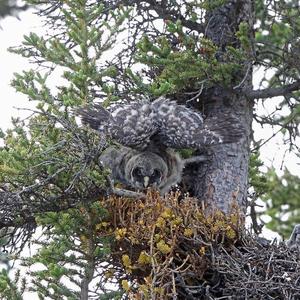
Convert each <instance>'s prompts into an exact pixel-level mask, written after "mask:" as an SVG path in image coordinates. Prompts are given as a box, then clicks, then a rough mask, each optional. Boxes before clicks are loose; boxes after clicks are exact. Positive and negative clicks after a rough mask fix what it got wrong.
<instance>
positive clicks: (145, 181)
mask: <svg viewBox="0 0 300 300" xmlns="http://www.w3.org/2000/svg"><path fill="white" fill-rule="evenodd" d="M149 179H150V178H149V177H148V176H145V177H144V187H145V188H146V187H147V186H148V184H149Z"/></svg>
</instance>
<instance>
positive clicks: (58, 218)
mask: <svg viewBox="0 0 300 300" xmlns="http://www.w3.org/2000/svg"><path fill="white" fill-rule="evenodd" d="M106 217H107V211H105V210H104V209H102V208H101V206H100V204H99V202H95V203H93V204H92V205H88V206H87V205H86V206H82V207H80V208H76V209H70V210H68V211H64V212H59V213H55V212H50V213H46V214H40V215H39V216H38V217H37V222H38V225H40V226H42V227H43V228H44V230H43V233H42V236H43V238H42V239H41V240H37V241H35V244H36V245H37V246H38V248H39V250H38V251H37V253H36V254H35V255H33V256H32V257H30V258H28V259H26V260H24V265H25V266H26V267H31V266H32V267H33V269H34V266H35V264H36V263H39V267H38V270H37V271H32V272H31V276H33V277H34V281H33V283H34V285H33V286H32V287H31V288H30V290H31V291H33V292H37V293H38V294H39V296H40V297H41V298H42V299H44V297H49V298H50V299H65V298H64V297H68V299H78V298H80V289H81V285H82V282H83V280H84V278H89V279H90V280H91V279H92V278H94V276H99V274H97V267H96V266H97V265H98V264H99V263H100V262H105V261H107V260H108V258H109V254H110V244H111V240H110V238H103V237H101V238H100V236H99V234H98V232H97V230H98V228H99V226H100V225H101V223H102V222H103V220H104V219H105V218H106ZM70 284H71V286H72V288H71V287H70ZM102 284H103V283H102V279H101V278H98V280H97V282H96V283H95V286H94V287H93V289H98V294H99V296H100V295H101V294H103V295H105V297H109V296H111V295H113V296H116V292H112V294H111V293H110V292H108V291H107V290H103V285H102ZM100 299H102V298H101V297H100ZM115 299H117V298H115Z"/></svg>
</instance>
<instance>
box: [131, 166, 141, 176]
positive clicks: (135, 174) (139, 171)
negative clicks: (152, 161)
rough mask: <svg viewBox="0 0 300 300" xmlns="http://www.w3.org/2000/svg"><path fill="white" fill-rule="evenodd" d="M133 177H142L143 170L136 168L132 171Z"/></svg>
mask: <svg viewBox="0 0 300 300" xmlns="http://www.w3.org/2000/svg"><path fill="white" fill-rule="evenodd" d="M132 175H133V176H134V177H140V176H142V175H143V174H142V170H141V168H134V169H133V171H132Z"/></svg>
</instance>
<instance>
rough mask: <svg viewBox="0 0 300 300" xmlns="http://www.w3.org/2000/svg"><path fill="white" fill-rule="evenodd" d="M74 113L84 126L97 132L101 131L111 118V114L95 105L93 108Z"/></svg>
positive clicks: (81, 109) (82, 108)
mask: <svg viewBox="0 0 300 300" xmlns="http://www.w3.org/2000/svg"><path fill="white" fill-rule="evenodd" d="M74 113H75V114H76V115H78V116H80V118H81V120H82V123H83V124H85V125H89V126H90V127H91V128H93V129H95V130H101V129H102V128H103V126H104V127H105V125H107V124H108V122H109V120H110V118H111V114H110V113H109V112H108V111H107V110H106V109H105V108H104V107H103V106H101V105H100V104H95V103H94V104H93V105H92V106H86V107H80V108H77V109H75V110H74Z"/></svg>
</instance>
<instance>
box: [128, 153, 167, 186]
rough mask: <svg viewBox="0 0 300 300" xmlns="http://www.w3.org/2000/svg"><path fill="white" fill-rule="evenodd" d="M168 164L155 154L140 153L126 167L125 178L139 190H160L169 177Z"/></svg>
mask: <svg viewBox="0 0 300 300" xmlns="http://www.w3.org/2000/svg"><path fill="white" fill-rule="evenodd" d="M167 173H168V167H167V164H166V162H165V161H164V160H163V159H162V157H160V156H159V155H157V154H156V153H153V152H147V151H145V152H140V153H137V154H136V155H133V156H132V157H131V158H130V159H129V160H128V162H127V164H126V166H125V176H126V178H127V181H128V183H129V184H130V185H131V186H132V187H133V188H134V189H138V190H144V189H146V188H148V187H154V188H157V189H158V188H159V186H160V184H161V183H162V182H163V180H164V179H165V178H166V177H167Z"/></svg>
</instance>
